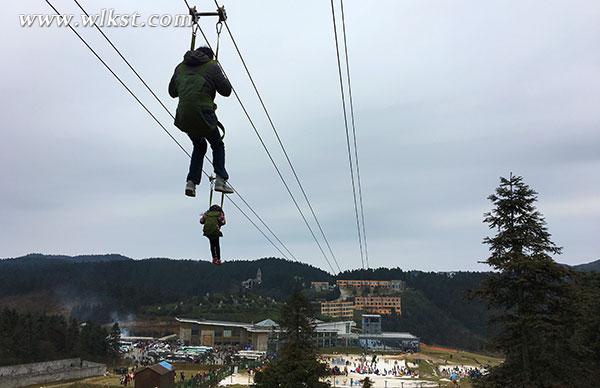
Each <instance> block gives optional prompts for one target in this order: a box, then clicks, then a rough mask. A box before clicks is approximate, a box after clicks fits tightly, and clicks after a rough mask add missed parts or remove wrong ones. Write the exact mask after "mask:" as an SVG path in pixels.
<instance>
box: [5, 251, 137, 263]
mask: <svg viewBox="0 0 600 388" xmlns="http://www.w3.org/2000/svg"><path fill="white" fill-rule="evenodd" d="M0 260H3V261H13V262H20V263H26V262H27V263H43V262H46V261H48V260H52V261H55V262H65V263H104V262H109V261H128V260H133V259H131V258H129V257H125V256H123V255H118V254H107V255H80V256H65V255H43V254H41V253H30V254H29V255H25V256H21V257H14V258H6V259H0Z"/></svg>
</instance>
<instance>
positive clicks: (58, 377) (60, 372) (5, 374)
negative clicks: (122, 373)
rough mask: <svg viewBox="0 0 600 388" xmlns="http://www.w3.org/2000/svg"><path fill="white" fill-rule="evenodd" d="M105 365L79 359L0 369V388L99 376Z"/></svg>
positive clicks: (13, 387) (102, 372)
mask: <svg viewBox="0 0 600 388" xmlns="http://www.w3.org/2000/svg"><path fill="white" fill-rule="evenodd" d="M105 371H106V365H104V364H98V363H95V362H90V361H82V360H81V359H79V358H71V359H67V360H58V361H48V362H37V363H34V364H22V365H11V366H3V367H0V388H17V387H24V386H27V385H34V384H45V383H53V382H58V381H63V380H75V379H84V378H87V377H93V376H101V375H103V374H104V372H105Z"/></svg>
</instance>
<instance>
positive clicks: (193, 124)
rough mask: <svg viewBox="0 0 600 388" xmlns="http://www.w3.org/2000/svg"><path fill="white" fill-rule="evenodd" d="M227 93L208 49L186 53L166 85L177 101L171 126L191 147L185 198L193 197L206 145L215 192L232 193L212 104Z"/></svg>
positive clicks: (223, 75)
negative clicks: (181, 132) (208, 147)
mask: <svg viewBox="0 0 600 388" xmlns="http://www.w3.org/2000/svg"><path fill="white" fill-rule="evenodd" d="M231 90H232V89H231V83H230V82H229V80H228V79H227V78H226V77H225V74H223V71H222V70H221V67H220V66H219V64H218V63H217V61H215V60H214V53H213V51H212V50H211V49H210V48H209V47H200V48H198V49H196V50H194V51H188V52H187V53H185V55H184V57H183V62H181V63H180V64H179V65H177V67H176V68H175V72H174V74H173V77H172V78H171V82H170V83H169V94H170V95H171V97H173V98H179V103H178V105H177V113H176V115H175V126H176V127H177V128H179V129H180V130H181V131H183V132H185V133H186V134H187V135H188V136H189V138H190V139H191V140H192V144H193V145H194V150H193V152H192V159H191V161H190V169H189V172H188V175H187V183H186V186H185V195H187V196H188V197H195V196H196V186H197V185H199V184H200V179H201V177H202V165H203V161H204V156H205V155H206V150H207V145H206V142H207V141H208V143H209V144H210V148H211V149H212V154H213V160H212V162H213V166H214V172H215V175H216V179H215V190H216V191H219V192H222V193H225V194H231V193H233V189H232V188H231V186H229V184H227V180H228V179H229V174H227V170H225V144H224V143H223V139H222V138H221V135H220V133H219V129H218V126H221V128H222V125H221V124H220V123H219V121H218V119H217V115H216V114H215V110H216V109H217V105H216V104H215V103H214V100H215V97H216V94H217V93H219V94H220V95H222V96H224V97H228V96H230V95H231Z"/></svg>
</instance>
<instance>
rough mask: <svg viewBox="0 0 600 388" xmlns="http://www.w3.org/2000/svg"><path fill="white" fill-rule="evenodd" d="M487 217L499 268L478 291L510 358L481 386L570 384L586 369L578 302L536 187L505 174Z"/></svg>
mask: <svg viewBox="0 0 600 388" xmlns="http://www.w3.org/2000/svg"><path fill="white" fill-rule="evenodd" d="M488 198H489V200H490V201H491V202H492V204H493V210H492V211H491V212H489V213H486V214H485V220H484V222H485V223H487V224H488V226H489V228H490V229H495V230H496V235H495V236H493V237H487V238H485V239H484V243H485V244H488V245H489V249H490V256H489V258H488V259H487V260H486V261H485V263H487V264H488V265H490V266H491V267H493V269H494V270H495V271H496V272H495V273H494V274H492V275H490V277H489V278H487V279H486V280H484V281H483V282H482V287H481V288H480V290H479V291H478V295H479V296H480V297H482V298H483V299H484V300H485V301H486V302H487V304H488V306H489V308H490V309H491V311H492V319H491V321H492V323H493V324H495V325H496V326H497V327H496V328H497V330H498V331H497V332H498V335H497V337H496V338H495V340H494V344H495V345H496V346H497V348H498V349H499V350H501V351H502V352H503V353H504V355H505V357H506V359H505V361H504V363H503V364H502V365H500V366H498V367H496V368H492V370H491V371H490V373H489V374H488V375H487V376H485V377H484V378H483V379H481V380H480V381H479V382H478V383H477V385H478V386H483V387H527V388H530V387H532V388H533V387H570V386H576V385H574V384H573V381H574V375H576V374H577V373H578V372H579V370H580V369H581V364H582V361H583V360H582V359H580V356H581V354H580V351H581V349H580V347H578V346H577V344H574V343H573V342H572V341H569V335H570V333H569V331H568V329H569V328H570V324H568V321H569V320H568V317H567V315H568V314H566V312H567V311H569V306H571V305H572V303H571V302H572V299H571V294H570V293H569V290H568V288H569V283H570V275H569V270H568V269H567V268H565V267H564V266H561V265H558V264H557V263H556V262H554V261H553V260H552V258H551V257H550V255H552V254H560V253H561V248H560V247H558V246H556V245H555V244H554V243H553V242H552V241H551V239H550V238H551V235H550V233H549V232H548V229H547V227H546V222H545V220H544V217H543V216H542V214H541V213H540V212H539V211H538V210H537V209H536V207H535V202H536V200H537V193H536V192H535V191H534V190H532V189H531V188H529V187H528V186H527V185H526V184H525V183H524V182H523V178H522V177H520V176H513V175H512V174H511V176H510V178H508V179H506V178H500V186H499V187H498V188H497V189H496V192H495V194H492V195H490V196H489V197H488Z"/></svg>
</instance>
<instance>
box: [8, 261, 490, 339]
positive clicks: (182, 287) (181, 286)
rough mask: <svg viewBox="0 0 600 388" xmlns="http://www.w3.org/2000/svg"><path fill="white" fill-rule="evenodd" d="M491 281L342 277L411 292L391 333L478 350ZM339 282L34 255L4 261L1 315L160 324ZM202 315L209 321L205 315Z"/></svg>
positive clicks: (396, 274) (381, 272)
mask: <svg viewBox="0 0 600 388" xmlns="http://www.w3.org/2000/svg"><path fill="white" fill-rule="evenodd" d="M259 268H260V269H261V272H262V284H261V285H260V286H258V287H256V288H254V289H252V290H251V291H245V290H243V289H242V287H241V282H242V281H244V280H246V279H249V278H254V277H255V276H256V272H257V270H258V269H259ZM485 276H486V274H485V273H478V272H456V273H452V274H447V273H433V272H430V273H428V272H421V271H408V272H407V271H403V270H401V269H400V268H393V269H388V268H379V269H375V270H364V271H363V270H357V271H346V272H344V273H342V274H340V275H339V277H340V278H354V279H399V280H404V281H405V282H406V284H407V287H408V288H409V290H408V291H407V292H406V293H405V294H404V296H403V299H402V300H403V302H402V303H403V310H402V315H401V316H399V317H392V318H390V319H387V320H386V322H385V323H384V324H385V327H386V329H387V330H395V331H403V330H407V331H410V332H412V333H413V334H415V335H417V336H419V337H421V338H422V340H423V341H425V342H428V343H435V344H439V345H447V346H452V347H460V348H467V349H473V350H477V349H481V348H482V347H483V346H484V345H485V334H486V320H487V310H486V308H485V307H484V306H483V305H482V304H481V303H479V302H477V301H473V300H470V299H468V298H467V294H468V292H469V291H470V290H472V289H475V288H477V287H478V285H479V283H480V281H481V279H483V278H484V277H485ZM335 279H336V278H335V277H334V276H332V275H331V274H329V273H327V272H325V271H323V270H321V269H319V268H316V267H313V266H310V265H307V264H303V263H298V262H293V261H288V260H283V259H278V258H264V259H260V260H253V261H242V260H240V261H228V262H225V263H224V264H223V265H222V266H220V267H215V266H214V265H212V264H211V263H209V262H206V261H191V260H170V259H160V258H157V259H145V260H131V259H129V258H126V257H123V256H119V255H106V256H104V255H102V256H76V257H70V256H44V255H28V256H24V257H21V258H14V259H7V260H2V261H0V308H1V307H7V306H9V307H17V308H18V307H19V306H26V308H27V309H29V310H30V311H31V310H33V309H35V308H36V306H37V308H38V309H40V310H44V311H49V310H52V309H53V310H54V311H56V312H60V313H66V314H71V315H73V316H75V317H77V318H79V319H91V320H94V321H97V322H100V323H107V322H110V321H112V320H115V319H116V318H115V317H118V316H129V315H131V314H133V315H136V314H144V313H145V312H148V311H153V312H154V313H153V315H154V316H156V314H157V313H158V315H160V314H161V312H162V311H164V314H165V317H167V318H173V317H172V315H173V314H172V312H173V311H179V310H180V309H181V308H194V309H196V310H197V307H198V306H199V303H200V300H199V299H198V298H199V297H202V298H204V297H206V296H207V295H219V294H220V295H225V296H227V295H236V294H239V293H240V292H241V293H247V292H250V293H251V294H253V295H256V296H259V297H268V298H274V299H275V300H277V301H282V300H284V299H286V298H287V296H288V295H289V294H290V292H291V291H292V290H293V289H295V288H297V287H299V286H304V287H307V286H309V285H310V282H311V281H329V282H335ZM194 303H195V304H194ZM193 306H196V307H193ZM161 307H162V308H161ZM231 308H233V309H234V310H235V311H233V310H232V311H233V312H234V313H236V314H237V315H235V314H234V315H232V316H231V317H229V316H228V315H226V314H228V312H227V309H223V310H222V311H223V314H225V315H223V319H226V318H228V317H229V319H234V318H235V319H240V318H241V317H240V313H241V311H239V309H235V308H234V307H233V306H232V307H231ZM213 310H215V309H213ZM213 310H211V314H217V313H219V312H218V310H219V309H217V310H216V311H213ZM265 311H268V308H267V309H266V310H265ZM49 312H51V311H49ZM198 313H199V314H202V309H200V310H199V312H198ZM230 315H231V314H230ZM242 315H243V314H242ZM246 318H249V317H246ZM249 319H250V318H249Z"/></svg>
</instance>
